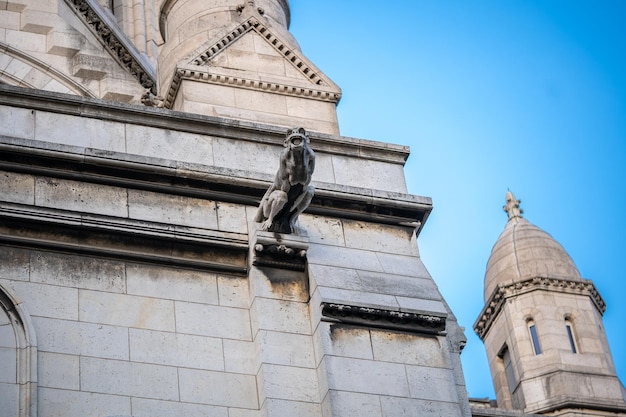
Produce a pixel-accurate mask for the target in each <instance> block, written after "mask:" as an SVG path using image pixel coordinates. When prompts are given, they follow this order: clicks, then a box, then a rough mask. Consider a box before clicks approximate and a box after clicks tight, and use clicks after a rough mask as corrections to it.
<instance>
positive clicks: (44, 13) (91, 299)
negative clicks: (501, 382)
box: [0, 0, 617, 417]
mask: <svg viewBox="0 0 626 417" xmlns="http://www.w3.org/2000/svg"><path fill="white" fill-rule="evenodd" d="M288 25H289V6H288V4H287V1H286V0H256V1H252V0H212V1H202V0H136V1H130V0H2V1H0V306H1V309H0V404H2V407H0V416H2V417H5V416H11V417H13V416H29V417H35V416H40V417H53V416H64V417H66V416H69V417H74V416H76V417H78V416H87V415H89V416H150V417H160V416H177V415H187V416H217V417H256V416H268V417H269V416H303V417H306V416H316V417H317V416H341V417H345V416H356V415H358V416H373V417H375V416H381V417H382V416H389V417H391V416H393V417H396V416H415V415H419V416H442V415H445V416H464V417H469V416H470V415H472V414H473V415H475V416H481V415H486V416H496V415H501V416H512V415H523V414H522V412H516V411H513V410H504V409H502V408H497V407H495V408H494V407H491V406H490V404H487V403H482V404H481V403H478V402H476V401H473V402H471V406H470V401H469V400H468V398H467V393H466V389H465V383H464V379H463V373H462V369H461V364H460V352H461V349H462V347H463V345H464V343H465V338H464V336H463V332H462V330H461V329H460V328H459V326H458V324H457V322H456V319H455V317H454V315H453V313H452V312H451V311H450V310H449V308H448V306H447V304H446V303H445V301H444V300H443V298H442V296H441V294H440V293H439V291H438V289H437V286H436V284H435V282H434V281H433V279H432V278H431V276H430V275H429V273H428V271H427V270H426V268H425V266H424V265H423V263H422V261H421V259H420V255H419V250H418V244H417V237H418V236H419V233H420V231H421V229H422V228H423V226H424V224H425V222H426V220H427V218H428V215H429V213H430V211H431V209H432V203H431V200H430V198H428V197H422V196H416V195H410V194H408V193H407V189H406V183H405V180H404V173H403V166H404V163H405V161H406V158H407V157H408V153H409V150H408V148H407V147H406V146H402V145H394V144H388V143H381V142H374V141H369V140H361V139H353V138H346V137H342V136H340V135H339V129H338V124H337V116H336V111H335V107H336V104H337V102H338V101H339V99H340V97H341V90H340V89H339V87H337V86H336V85H335V84H334V83H333V82H332V80H330V79H329V78H328V77H327V76H326V75H325V74H324V73H323V72H322V71H321V70H320V69H318V68H317V67H315V65H314V64H313V63H312V62H310V61H309V60H308V59H307V58H306V56H305V55H304V54H303V53H302V51H301V50H300V48H299V47H298V44H297V42H296V40H295V39H294V38H293V37H292V36H291V34H290V33H289V32H288ZM293 126H301V127H303V128H304V129H306V131H307V132H308V135H309V138H310V143H311V147H312V148H313V149H314V151H315V154H316V167H315V172H314V175H313V181H312V185H313V186H314V187H315V195H314V197H313V199H312V201H311V203H310V205H309V207H308V209H307V211H306V212H304V213H303V214H302V215H301V216H300V217H299V225H298V227H297V230H295V231H294V233H284V234H277V233H273V232H268V231H264V230H262V229H261V227H260V225H259V224H258V223H257V222H255V213H256V212H257V206H258V204H259V201H260V200H261V198H262V196H263V195H264V193H265V191H266V190H267V189H268V186H269V185H270V184H271V183H272V181H273V178H274V174H275V173H276V171H277V169H278V155H279V154H280V152H281V150H282V149H283V146H284V140H285V133H286V132H287V130H288V129H289V128H292V127H293ZM294 254H296V255H294ZM590 308H591V307H590ZM538 317H539V316H537V317H535V320H537V322H538V320H539V318H538ZM594 317H595V318H596V319H598V315H597V314H596V316H594ZM576 331H578V332H582V331H583V328H582V327H580V328H579V327H578V325H577V327H576ZM579 334H580V335H581V337H582V333H579ZM507 340H508V339H507ZM584 343H587V341H585V342H584ZM581 347H582V342H581ZM599 348H604V345H602V346H600V347H599ZM488 349H489V347H488ZM511 349H513V348H511ZM607 349H608V347H607ZM607 366H609V363H608V362H607ZM495 377H496V378H497V377H498V375H495ZM607 378H608V379H610V376H609V377H607ZM614 379H615V380H616V378H614ZM499 391H500V390H499ZM524 395H525V396H524V397H523V398H524V401H527V400H528V398H529V397H528V396H527V394H524ZM611 395H612V397H611V398H612V399H614V400H616V401H617V397H616V396H615V395H613V394H611ZM507 398H508V397H507ZM507 398H504V399H501V397H500V395H499V396H498V401H499V402H500V403H501V405H503V406H504V407H506V408H515V407H513V400H512V399H510V401H509V402H507ZM516 401H518V403H516V404H518V405H519V404H522V403H520V402H519V401H520V400H519V399H518V400H516ZM525 404H526V403H524V405H525ZM528 404H530V403H528ZM487 405H489V406H487ZM509 406H510V407H509ZM527 411H528V410H527Z"/></svg>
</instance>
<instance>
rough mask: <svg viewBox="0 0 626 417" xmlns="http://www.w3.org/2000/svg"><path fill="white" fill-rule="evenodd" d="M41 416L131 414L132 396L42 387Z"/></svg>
mask: <svg viewBox="0 0 626 417" xmlns="http://www.w3.org/2000/svg"><path fill="white" fill-rule="evenodd" d="M38 394H39V404H40V405H39V407H38V410H37V411H38V415H39V416H40V417H84V416H88V415H106V416H115V415H118V416H128V415H131V411H130V410H131V407H130V397H128V396H126V395H106V394H97V393H92V392H84V391H70V390H64V389H52V388H41V389H40V390H39V392H38Z"/></svg>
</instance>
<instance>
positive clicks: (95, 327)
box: [33, 317, 129, 360]
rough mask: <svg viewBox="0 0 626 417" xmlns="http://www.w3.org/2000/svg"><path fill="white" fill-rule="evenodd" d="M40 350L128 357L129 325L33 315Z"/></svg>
mask: <svg viewBox="0 0 626 417" xmlns="http://www.w3.org/2000/svg"><path fill="white" fill-rule="evenodd" d="M33 324H34V326H35V330H36V331H37V338H38V339H37V343H38V349H39V351H43V352H53V353H66V354H69V355H85V356H92V357H98V358H110V359H124V360H128V358H129V352H128V329H126V328H123V327H114V326H107V325H103V324H95V323H80V322H76V321H68V320H58V319H48V318H43V317H33Z"/></svg>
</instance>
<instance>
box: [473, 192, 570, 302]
mask: <svg viewBox="0 0 626 417" xmlns="http://www.w3.org/2000/svg"><path fill="white" fill-rule="evenodd" d="M520 202H521V201H519V200H516V199H515V196H514V195H513V193H511V192H510V191H509V192H507V194H506V205H505V206H504V210H505V211H506V212H507V213H508V215H509V221H508V223H507V225H506V227H505V228H504V231H503V232H502V234H500V237H499V238H498V240H497V241H496V243H495V245H494V246H493V249H492V250H491V255H490V256H489V261H488V262H487V272H486V273H485V294H484V296H485V301H486V300H488V299H489V297H490V296H491V294H492V293H493V291H494V289H495V288H496V286H497V285H508V284H512V283H514V282H519V281H524V280H526V279H529V278H534V277H546V278H566V279H570V280H572V279H573V280H582V279H581V277H580V272H578V268H576V265H575V264H574V261H572V258H570V256H569V255H568V254H567V252H566V251H565V249H563V247H562V246H561V245H560V244H559V242H557V241H556V240H554V238H553V237H552V236H550V235H549V234H548V233H546V232H545V231H543V230H541V229H540V228H538V227H537V226H535V225H533V224H531V223H529V222H528V221H527V220H526V219H524V218H523V217H522V215H521V213H522V210H520V209H519V204H520Z"/></svg>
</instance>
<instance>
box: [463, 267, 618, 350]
mask: <svg viewBox="0 0 626 417" xmlns="http://www.w3.org/2000/svg"><path fill="white" fill-rule="evenodd" d="M538 290H543V291H554V292H564V293H568V294H578V295H586V296H589V297H590V298H591V300H592V301H593V303H594V304H595V306H596V308H597V309H598V311H599V312H600V314H603V313H604V311H605V310H606V304H605V302H604V300H603V299H602V297H601V296H600V293H598V290H597V289H596V287H595V286H594V285H593V282H592V281H589V280H583V281H579V280H569V279H559V278H546V277H534V278H530V279H527V280H524V281H520V282H514V283H512V284H509V285H498V286H497V287H496V289H495V290H494V291H493V293H492V294H491V297H489V300H488V301H487V302H486V303H485V307H484V308H483V311H482V312H481V313H480V315H479V318H478V320H476V322H475V323H474V331H475V332H476V334H477V335H478V336H479V337H480V338H481V339H484V337H485V335H486V334H487V332H488V331H489V329H490V328H491V325H492V324H493V322H494V320H495V319H496V317H497V316H498V314H500V311H502V308H503V306H504V303H505V302H506V300H507V299H508V298H511V297H515V296H518V295H521V294H525V293H528V292H531V291H538Z"/></svg>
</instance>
